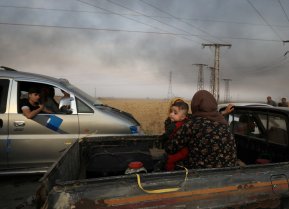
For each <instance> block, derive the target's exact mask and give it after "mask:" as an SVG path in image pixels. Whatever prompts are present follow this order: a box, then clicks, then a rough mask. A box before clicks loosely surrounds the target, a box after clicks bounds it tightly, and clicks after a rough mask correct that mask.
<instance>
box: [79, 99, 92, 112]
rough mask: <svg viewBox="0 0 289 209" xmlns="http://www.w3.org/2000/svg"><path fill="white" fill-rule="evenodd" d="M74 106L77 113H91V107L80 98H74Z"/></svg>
mask: <svg viewBox="0 0 289 209" xmlns="http://www.w3.org/2000/svg"><path fill="white" fill-rule="evenodd" d="M76 106H77V112H78V113H93V109H91V108H90V107H89V106H87V105H86V104H85V103H84V102H82V101H81V100H80V99H78V98H76Z"/></svg>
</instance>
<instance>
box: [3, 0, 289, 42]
mask: <svg viewBox="0 0 289 209" xmlns="http://www.w3.org/2000/svg"><path fill="white" fill-rule="evenodd" d="M0 8H12V9H31V10H44V11H55V12H70V13H89V14H113V13H112V12H109V11H107V12H101V11H88V10H71V9H57V8H45V7H28V6H25V7H24V6H12V5H0ZM119 14H121V15H124V16H143V15H141V14H129V13H119ZM149 17H154V18H167V19H171V18H172V17H168V16H158V15H149ZM174 19H178V20H192V21H201V22H220V23H226V24H241V25H252V26H268V25H267V24H261V23H249V22H238V21H231V20H218V19H216V18H215V19H204V18H186V17H182V18H181V17H174ZM271 26H273V27H284V28H289V26H288V25H276V24H271ZM215 37H216V38H219V37H218V36H215Z"/></svg>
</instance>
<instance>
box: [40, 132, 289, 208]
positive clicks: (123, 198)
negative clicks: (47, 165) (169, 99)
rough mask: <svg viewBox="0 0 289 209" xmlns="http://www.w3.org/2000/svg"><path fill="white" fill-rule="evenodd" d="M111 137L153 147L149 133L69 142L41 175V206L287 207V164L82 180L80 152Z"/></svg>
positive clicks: (83, 165) (154, 140)
mask: <svg viewBox="0 0 289 209" xmlns="http://www.w3.org/2000/svg"><path fill="white" fill-rule="evenodd" d="M113 141H117V142H116V143H113V145H115V144H117V143H119V146H120V147H122V145H125V147H131V146H132V145H134V146H135V147H138V146H139V145H140V144H143V146H142V147H146V148H147V149H148V150H153V149H156V146H157V145H158V143H157V141H158V140H157V138H156V137H155V136H151V137H143V138H142V137H136V138H133V137H132V138H129V139H128V138H125V139H121V138H118V137H116V138H114V139H113V140H112V138H102V139H92V140H91V141H86V142H85V143H84V144H86V145H85V146H83V145H84V144H82V143H75V144H73V145H72V146H71V147H70V149H68V150H67V151H66V152H65V153H64V154H63V156H62V157H61V158H60V159H59V161H58V162H56V163H55V164H54V166H53V167H52V168H51V170H50V171H49V172H48V173H47V174H46V175H45V176H44V177H43V178H42V184H43V187H42V189H45V190H46V191H49V194H48V197H47V198H46V197H44V198H42V200H43V202H44V200H45V204H44V205H43V208H48V209H52V208H59V209H60V208H61V209H66V208H67V209H68V208H69V209H70V208H103V209H105V208H123V209H126V208H132V209H136V208H286V207H289V203H288V195H289V191H288V176H289V163H287V162H286V163H276V164H267V165H251V166H245V167H235V168H226V169H200V170H195V169H191V170H187V169H186V168H183V170H180V171H174V172H153V171H151V172H150V173H146V174H131V175H113V176H107V177H91V178H89V179H87V178H86V172H84V170H86V168H87V165H89V164H90V162H87V161H86V162H85V160H87V159H89V156H85V155H87V154H88V153H91V151H92V150H94V151H96V150H98V149H99V146H100V144H101V145H102V148H104V147H107V148H109V147H110V146H109V145H110V144H111V142H113ZM94 145H95V146H94ZM96 147H98V148H97V149H95V148H96ZM158 148H159V146H158ZM84 150H85V151H84ZM156 150H157V149H156ZM137 151H138V150H137ZM96 153H97V152H96ZM144 153H146V152H145V151H144ZM129 154H131V153H129ZM95 156H97V155H95ZM151 158H152V159H153V157H152V156H151ZM153 161H154V160H153ZM84 162H85V163H84ZM95 162H97V161H95Z"/></svg>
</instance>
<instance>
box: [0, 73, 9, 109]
mask: <svg viewBox="0 0 289 209" xmlns="http://www.w3.org/2000/svg"><path fill="white" fill-rule="evenodd" d="M9 83H10V81H9V80H8V79H0V113H5V112H6V106H7V97H8V89H9Z"/></svg>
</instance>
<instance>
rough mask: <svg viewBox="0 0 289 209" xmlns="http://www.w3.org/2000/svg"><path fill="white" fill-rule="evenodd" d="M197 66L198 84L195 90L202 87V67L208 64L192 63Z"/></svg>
mask: <svg viewBox="0 0 289 209" xmlns="http://www.w3.org/2000/svg"><path fill="white" fill-rule="evenodd" d="M193 65H196V66H198V67H199V69H198V70H199V71H198V85H197V91H199V90H203V89H204V72H203V67H204V66H208V65H206V64H193Z"/></svg>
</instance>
